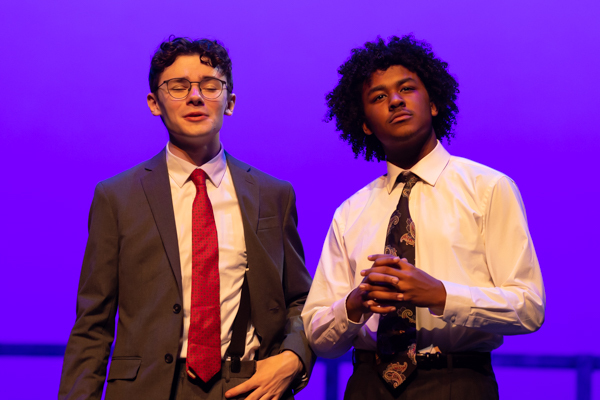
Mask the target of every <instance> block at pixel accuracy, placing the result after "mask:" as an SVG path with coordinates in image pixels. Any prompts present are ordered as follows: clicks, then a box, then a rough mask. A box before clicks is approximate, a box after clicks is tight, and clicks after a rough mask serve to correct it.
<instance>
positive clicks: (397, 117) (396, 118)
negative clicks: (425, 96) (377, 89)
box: [389, 111, 412, 124]
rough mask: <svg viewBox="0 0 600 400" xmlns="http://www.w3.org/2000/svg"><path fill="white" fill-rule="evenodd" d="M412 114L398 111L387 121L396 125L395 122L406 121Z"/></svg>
mask: <svg viewBox="0 0 600 400" xmlns="http://www.w3.org/2000/svg"><path fill="white" fill-rule="evenodd" d="M411 117H412V114H411V113H409V112H408V111H398V112H395V113H394V114H392V116H391V117H390V119H389V122H390V123H391V124H393V123H396V122H402V121H406V120H407V119H409V118H411Z"/></svg>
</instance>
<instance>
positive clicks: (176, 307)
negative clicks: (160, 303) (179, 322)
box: [173, 304, 181, 314]
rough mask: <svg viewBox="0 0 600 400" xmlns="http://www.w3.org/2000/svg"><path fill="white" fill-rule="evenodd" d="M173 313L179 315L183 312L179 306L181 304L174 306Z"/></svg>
mask: <svg viewBox="0 0 600 400" xmlns="http://www.w3.org/2000/svg"><path fill="white" fill-rule="evenodd" d="M173 312H174V313H175V314H179V313H180V312H181V305H179V304H175V305H174V306H173Z"/></svg>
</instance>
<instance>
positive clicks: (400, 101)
mask: <svg viewBox="0 0 600 400" xmlns="http://www.w3.org/2000/svg"><path fill="white" fill-rule="evenodd" d="M397 107H406V103H405V102H404V98H403V97H402V95H401V94H400V92H394V93H393V94H392V95H391V96H390V110H393V109H395V108H397Z"/></svg>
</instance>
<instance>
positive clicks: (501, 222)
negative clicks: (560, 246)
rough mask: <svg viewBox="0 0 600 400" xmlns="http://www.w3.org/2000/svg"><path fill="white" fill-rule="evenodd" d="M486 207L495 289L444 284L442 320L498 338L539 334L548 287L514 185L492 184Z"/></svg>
mask: <svg viewBox="0 0 600 400" xmlns="http://www.w3.org/2000/svg"><path fill="white" fill-rule="evenodd" d="M485 209H486V213H485V217H484V228H483V233H482V235H483V240H484V243H485V257H486V262H487V268H488V271H489V275H490V279H491V283H492V285H493V287H474V286H468V285H463V284H457V283H452V282H448V281H442V283H443V284H444V286H445V288H446V293H447V297H446V306H445V309H444V313H443V315H442V316H441V318H442V319H443V320H444V321H445V322H447V323H451V324H455V325H459V326H465V327H469V328H475V329H479V330H482V331H486V332H490V333H495V334H502V335H516V334H522V333H529V332H534V331H536V330H538V329H539V328H540V327H541V325H542V323H543V322H544V308H545V303H546V300H545V292H544V284H543V281H542V275H541V271H540V266H539V263H538V259H537V256H536V254H535V250H534V247H533V242H532V240H531V235H530V234H529V229H528V226H527V219H526V215H525V208H524V206H523V202H522V200H521V195H520V193H519V190H518V189H517V187H516V185H515V184H514V182H513V181H512V180H510V179H509V178H508V177H506V176H503V177H501V178H500V179H499V180H498V181H497V182H496V183H495V184H494V185H493V186H492V188H491V192H490V195H489V200H488V202H487V204H486V208H485ZM492 285H490V286H492Z"/></svg>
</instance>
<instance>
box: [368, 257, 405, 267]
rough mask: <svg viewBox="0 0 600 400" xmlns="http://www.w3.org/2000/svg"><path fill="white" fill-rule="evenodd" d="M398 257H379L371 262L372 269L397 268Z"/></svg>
mask: <svg viewBox="0 0 600 400" xmlns="http://www.w3.org/2000/svg"><path fill="white" fill-rule="evenodd" d="M399 262H400V257H396V256H394V257H381V258H377V259H375V260H373V267H382V266H392V267H398V263H399Z"/></svg>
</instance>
